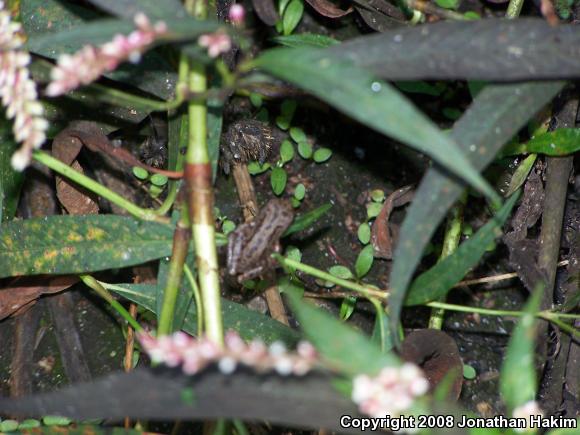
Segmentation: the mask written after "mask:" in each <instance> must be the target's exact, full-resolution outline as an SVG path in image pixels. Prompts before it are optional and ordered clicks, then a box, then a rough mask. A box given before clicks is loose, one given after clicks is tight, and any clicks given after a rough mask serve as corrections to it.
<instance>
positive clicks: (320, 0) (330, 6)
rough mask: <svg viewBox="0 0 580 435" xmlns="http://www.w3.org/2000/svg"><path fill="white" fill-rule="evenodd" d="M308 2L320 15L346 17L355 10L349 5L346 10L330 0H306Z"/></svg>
mask: <svg viewBox="0 0 580 435" xmlns="http://www.w3.org/2000/svg"><path fill="white" fill-rule="evenodd" d="M306 2H307V3H308V4H309V5H310V6H312V7H313V8H314V9H315V10H316V12H318V13H319V14H320V15H323V16H325V17H328V18H340V17H344V16H345V15H348V14H350V13H351V12H352V11H353V9H352V6H349V8H348V9H346V10H344V9H341V8H339V7H338V6H336V5H335V4H334V3H332V2H330V1H328V0H306Z"/></svg>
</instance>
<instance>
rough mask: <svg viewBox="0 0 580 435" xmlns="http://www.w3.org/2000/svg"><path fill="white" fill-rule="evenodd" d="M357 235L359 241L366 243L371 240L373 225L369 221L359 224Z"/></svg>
mask: <svg viewBox="0 0 580 435" xmlns="http://www.w3.org/2000/svg"><path fill="white" fill-rule="evenodd" d="M357 236H358V239H359V241H360V242H361V243H362V244H363V245H366V244H368V243H369V242H370V241H371V227H370V225H369V224H368V223H367V222H364V223H362V224H360V225H359V227H358V230H357Z"/></svg>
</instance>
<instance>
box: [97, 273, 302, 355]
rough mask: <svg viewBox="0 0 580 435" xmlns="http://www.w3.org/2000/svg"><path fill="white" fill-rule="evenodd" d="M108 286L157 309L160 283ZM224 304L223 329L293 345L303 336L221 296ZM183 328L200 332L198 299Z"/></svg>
mask: <svg viewBox="0 0 580 435" xmlns="http://www.w3.org/2000/svg"><path fill="white" fill-rule="evenodd" d="M106 288H107V289H108V290H111V291H114V292H116V293H118V294H120V295H121V296H123V297H125V298H127V299H129V300H130V301H133V302H135V303H136V304H139V305H141V306H142V307H144V308H146V309H147V310H149V311H151V312H153V313H155V295H156V294H157V292H158V291H159V289H158V288H157V285H153V284H107V285H106ZM221 305H222V314H223V319H224V329H225V330H228V329H233V330H235V331H238V332H239V334H240V335H241V336H242V338H244V340H252V339H253V338H257V337H260V338H262V339H263V340H264V341H265V342H266V343H272V342H274V341H277V340H281V341H283V342H284V343H286V344H287V345H293V344H296V343H297V342H298V340H299V339H300V334H298V333H297V332H296V331H294V330H292V329H290V328H289V327H288V326H286V325H283V324H282V323H280V322H278V321H276V320H274V319H272V318H271V317H268V316H265V315H263V314H260V313H258V312H257V311H253V310H250V309H249V308H247V307H245V306H244V305H240V304H236V303H235V302H231V301H229V300H227V299H224V298H222V300H221ZM183 329H184V330H185V331H186V332H189V333H190V334H192V335H196V334H197V311H196V307H195V302H192V303H191V304H190V306H189V309H188V311H187V315H186V316H185V321H184V322H183Z"/></svg>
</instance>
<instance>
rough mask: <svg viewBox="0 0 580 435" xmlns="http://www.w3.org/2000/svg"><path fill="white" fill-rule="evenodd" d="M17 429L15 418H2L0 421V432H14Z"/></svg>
mask: <svg viewBox="0 0 580 435" xmlns="http://www.w3.org/2000/svg"><path fill="white" fill-rule="evenodd" d="M16 429H18V422H17V421H16V420H4V421H2V422H0V432H14V431H15V430H16Z"/></svg>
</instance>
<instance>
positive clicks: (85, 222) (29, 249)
mask: <svg viewBox="0 0 580 435" xmlns="http://www.w3.org/2000/svg"><path fill="white" fill-rule="evenodd" d="M172 242H173V231H172V228H171V226H169V225H164V224H159V223H155V222H142V221H138V220H136V219H133V218H129V217H124V216H115V215H102V216H97V215H91V216H48V217H45V218H38V219H27V220H23V221H13V222H9V223H5V224H3V225H2V227H1V231H0V277H7V276H17V275H38V274H45V273H47V274H67V273H86V272H92V271H97V270H106V269H112V268H120V267H127V266H133V265H136V264H141V263H145V262H147V261H151V260H155V259H158V258H161V257H165V256H167V255H170V254H171V245H172Z"/></svg>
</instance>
